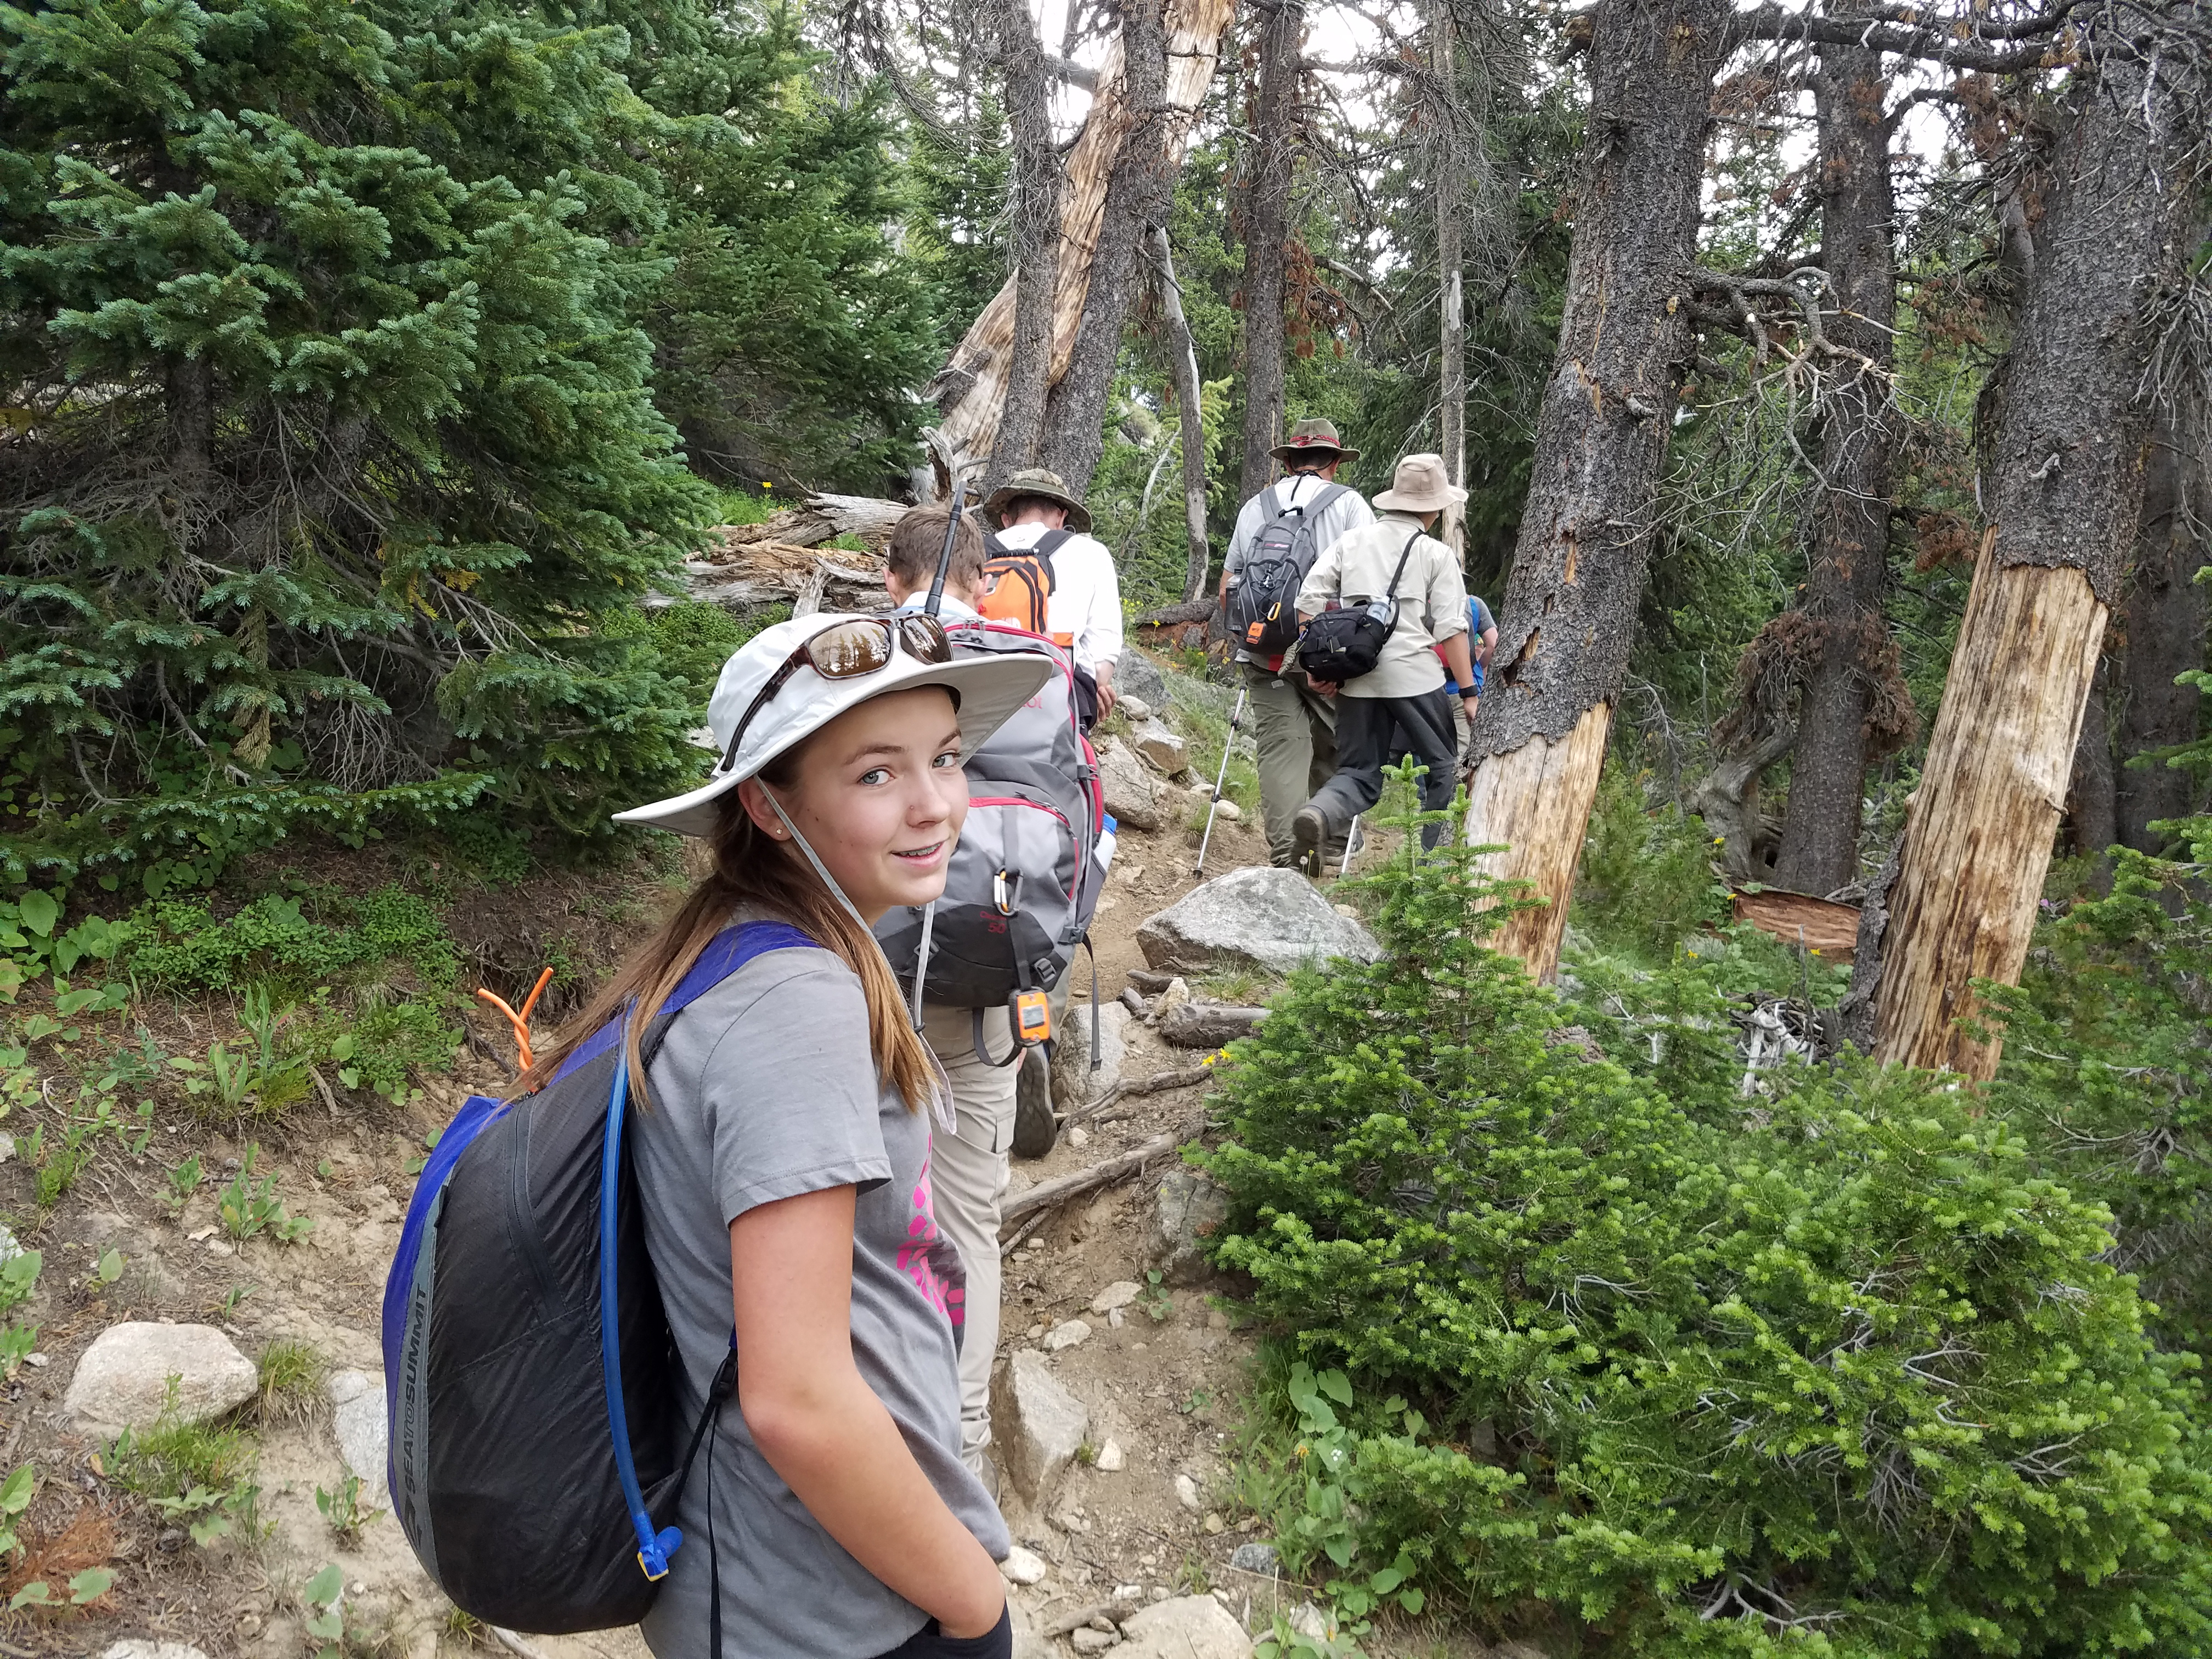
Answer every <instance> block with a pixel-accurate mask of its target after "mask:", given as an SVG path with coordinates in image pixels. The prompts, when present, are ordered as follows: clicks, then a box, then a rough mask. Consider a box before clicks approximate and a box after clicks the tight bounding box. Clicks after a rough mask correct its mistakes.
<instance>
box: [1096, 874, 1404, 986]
mask: <svg viewBox="0 0 2212 1659" xmlns="http://www.w3.org/2000/svg"><path fill="white" fill-rule="evenodd" d="M1137 945H1138V947H1139V949H1140V950H1142V951H1144V953H1145V960H1146V963H1149V964H1150V965H1151V966H1152V967H1153V968H1155V969H1167V970H1169V971H1170V972H1174V973H1179V974H1180V973H1203V972H1205V971H1206V970H1207V969H1214V968H1257V969H1261V971H1263V972H1265V973H1269V974H1287V973H1289V972H1290V971H1291V969H1295V968H1297V967H1299V966H1301V965H1303V964H1304V963H1308V962H1326V961H1328V960H1329V959H1331V958H1333V957H1350V958H1351V959H1352V961H1354V962H1373V961H1375V960H1376V959H1377V958H1378V957H1380V956H1381V955H1382V954H1383V947H1382V946H1381V945H1377V944H1376V942H1375V938H1374V935H1372V934H1371V933H1369V932H1368V931H1367V930H1366V929H1365V928H1364V927H1361V926H1360V925H1359V924H1358V922H1357V921H1353V920H1352V918H1351V917H1349V916H1340V915H1337V913H1336V911H1335V910H1334V908H1331V906H1330V904H1329V902H1328V900H1327V899H1325V898H1323V897H1322V896H1321V893H1320V892H1319V890H1316V888H1315V886H1314V884H1312V883H1311V882H1310V881H1308V880H1307V879H1306V878H1304V876H1302V875H1300V874H1299V873H1298V872H1297V871H1295V870H1273V869H1265V870H1232V871H1231V872H1229V873H1228V874H1227V875H1224V876H1216V877H1215V878H1213V879H1212V881H1209V882H1207V883H1206V884H1204V885H1202V886H1200V887H1196V888H1194V889H1192V890H1191V891H1189V892H1188V893H1186V894H1184V895H1183V896H1182V898H1180V899H1178V900H1176V902H1174V903H1173V904H1171V905H1170V906H1168V908H1166V909H1164V910H1162V911H1159V912H1158V913H1157V914H1156V915H1152V916H1149V917H1147V918H1146V920H1145V921H1144V922H1143V923H1142V924H1141V925H1140V926H1139V927H1138V929H1137Z"/></svg>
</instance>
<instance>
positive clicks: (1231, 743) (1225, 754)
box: [1191, 685, 1250, 876]
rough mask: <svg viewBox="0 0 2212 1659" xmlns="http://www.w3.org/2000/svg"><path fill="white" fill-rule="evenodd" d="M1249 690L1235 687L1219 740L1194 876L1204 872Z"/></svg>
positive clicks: (1241, 686) (1243, 687) (1244, 687)
mask: <svg viewBox="0 0 2212 1659" xmlns="http://www.w3.org/2000/svg"><path fill="white" fill-rule="evenodd" d="M1248 690H1250V688H1249V686H1243V685H1240V686H1238V687H1237V707H1236V708H1232V709H1231V710H1230V711H1229V735H1228V736H1227V737H1225V738H1222V740H1221V769H1220V771H1218V772H1217V773H1216V774H1215V775H1214V778H1213V799H1212V800H1210V801H1208V802H1206V833H1205V835H1203V836H1200V837H1199V842H1198V867H1197V868H1196V869H1194V870H1193V871H1192V872H1191V874H1192V875H1194V876H1202V875H1204V874H1205V873H1206V848H1207V846H1208V845H1210V844H1211V843H1212V840H1213V814H1214V812H1215V811H1217V810H1218V808H1219V807H1220V805H1221V786H1222V784H1223V782H1224V781H1225V780H1226V779H1227V778H1228V776H1229V751H1230V750H1231V749H1233V748H1235V747H1236V746H1237V725H1238V723H1239V722H1240V721H1241V720H1243V718H1244V694H1245V693H1246V692H1247V691H1248Z"/></svg>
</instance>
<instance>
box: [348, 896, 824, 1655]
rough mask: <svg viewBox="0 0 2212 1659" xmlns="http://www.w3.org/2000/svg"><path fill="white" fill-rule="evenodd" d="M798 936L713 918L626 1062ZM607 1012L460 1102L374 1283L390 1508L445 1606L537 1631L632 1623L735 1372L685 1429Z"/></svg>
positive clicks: (623, 1072)
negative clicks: (510, 1096) (579, 1042)
mask: <svg viewBox="0 0 2212 1659" xmlns="http://www.w3.org/2000/svg"><path fill="white" fill-rule="evenodd" d="M800 947H810V948H811V947H814V941H813V940H812V939H809V938H808V937H807V936H806V935H805V934H804V933H800V932H799V930H798V929H797V928H795V927H787V926H786V925H784V924H783V923H781V922H766V921H756V922H746V923H744V924H742V925H741V926H739V927H731V928H727V929H725V930H724V931H723V932H722V933H720V934H719V935H718V936H717V937H716V938H715V939H714V940H713V941H712V942H711V943H710V944H709V945H708V946H707V948H706V949H705V950H704V951H701V952H700V955H699V960H698V961H697V962H696V963H694V964H693V965H692V969H691V971H690V973H689V974H687V975H684V979H683V981H682V982H681V983H680V984H678V986H677V987H676V989H675V991H674V992H673V993H672V994H671V995H670V997H669V999H668V1000H667V1001H666V1003H665V1004H664V1005H662V1008H661V1012H660V1014H659V1017H658V1018H655V1019H654V1020H653V1024H651V1025H650V1026H648V1027H647V1029H646V1030H645V1032H644V1034H643V1035H642V1036H641V1038H640V1039H639V1042H638V1051H639V1054H640V1056H641V1059H643V1060H644V1061H645V1062H646V1063H647V1065H650V1064H652V1061H653V1055H654V1054H657V1053H658V1052H659V1048H660V1045H661V1042H662V1041H663V1039H664V1038H665V1037H666V1036H667V1035H668V1027H669V1024H670V1022H671V1021H672V1020H673V1019H674V1018H676V1016H677V1015H678V1013H679V1012H681V1011H682V1010H683V1009H684V1006H686V1005H688V1004H690V1003H691V1002H693V1001H696V1000H697V999H698V998H699V997H701V996H702V995H704V994H706V993H707V992H708V991H709V990H711V989H713V988H714V987H715V986H716V985H719V984H720V983H721V981H724V980H726V979H727V978H728V977H729V976H730V975H732V974H734V973H736V972H737V971H738V969H740V968H742V967H744V965H745V963H748V962H750V961H751V960H752V959H753V958H754V957H757V956H761V955H763V954H765V953H766V952H768V951H785V950H793V949H798V948H800ZM622 1032H623V1021H621V1020H618V1019H617V1020H613V1021H610V1022H609V1023H608V1024H606V1025H605V1026H604V1027H603V1028H601V1029H600V1030H599V1031H597V1032H596V1033H594V1034H593V1035H592V1037H591V1038H590V1039H589V1040H588V1041H586V1042H585V1043H584V1044H583V1046H582V1047H580V1048H578V1049H577V1050H576V1051H575V1053H574V1054H571V1055H570V1056H569V1057H568V1060H567V1061H566V1062H565V1063H564V1064H563V1065H562V1067H561V1069H560V1070H559V1071H558V1072H556V1073H554V1075H553V1077H552V1078H551V1079H550V1081H548V1082H546V1083H545V1084H544V1085H541V1086H540V1087H538V1088H536V1089H533V1090H532V1091H530V1092H529V1093H528V1094H526V1095H524V1096H522V1097H520V1099H517V1100H511V1101H500V1100H493V1099H491V1098H489V1097H487V1096H483V1095H475V1096H471V1097H470V1099H469V1100H468V1101H467V1102H466V1103H465V1104H464V1105H463V1106H462V1108H461V1109H460V1111H459V1113H457V1114H456V1115H454V1118H453V1121H452V1122H451V1123H449V1124H447V1126H446V1129H445V1132H444V1133H442V1134H441V1136H440V1137H439V1139H438V1145H437V1146H436V1148H435V1150H434V1152H432V1155H431V1157H430V1159H429V1161H428V1163H427V1164H425V1165H424V1166H423V1169H422V1176H421V1178H420V1179H419V1180H418V1181H417V1182H416V1185H415V1194H414V1196H413V1197H412V1198H411V1199H410V1200H408V1205H407V1219H406V1222H405V1225H404V1226H403V1227H402V1229H401V1231H400V1235H399V1251H398V1255H397V1256H396V1257H395V1258H394V1260H393V1261H392V1274H391V1277H390V1278H389V1279H387V1280H386V1283H385V1287H384V1333H383V1335H384V1378H385V1384H386V1400H387V1401H388V1410H389V1411H390V1413H391V1431H392V1454H391V1464H390V1468H389V1474H390V1480H391V1486H392V1512H393V1514H395V1515H396V1516H398V1520H399V1524H400V1526H401V1527H402V1528H404V1530H405V1532H406V1534H407V1541H408V1542H409V1543H410V1544H411V1545H412V1546H414V1549H415V1554H416V1559H419V1560H420V1561H421V1562H422V1570H423V1571H425V1572H427V1573H428V1574H429V1575H430V1577H431V1578H432V1579H433V1580H435V1582H436V1583H437V1586H438V1588H439V1589H441V1590H443V1591H444V1592H445V1593H446V1594H447V1596H449V1597H450V1598H452V1600H453V1604H454V1606H456V1607H459V1608H460V1609H461V1610H462V1611H463V1612H465V1613H471V1614H473V1615H474V1616H475V1617H477V1618H478V1619H480V1620H483V1622H484V1623H486V1624H488V1625H499V1626H505V1627H506V1628H507V1629H509V1630H519V1631H526V1632H532V1633H536V1634H541V1635H548V1636H557V1635H562V1634H566V1633H568V1632H573V1631H585V1630H606V1629H611V1628H612V1627H614V1626H618V1625H630V1624H635V1623H636V1622H637V1620H639V1619H641V1618H642V1617H643V1616H644V1614H645V1612H646V1610H647V1608H648V1607H651V1606H652V1605H653V1597H654V1596H655V1595H657V1594H658V1593H659V1581H660V1579H661V1578H662V1577H665V1576H666V1574H667V1571H668V1559H669V1558H670V1557H671V1556H672V1555H674V1554H675V1553H676V1552H677V1550H678V1547H680V1546H681V1545H682V1544H683V1542H684V1535H683V1534H682V1533H681V1532H680V1531H679V1530H678V1528H675V1527H674V1526H672V1525H671V1524H670V1522H671V1521H672V1520H673V1518H674V1516H675V1512H676V1504H677V1499H678V1498H679V1497H680V1496H681V1495H682V1493H683V1491H684V1478H685V1477H686V1476H687V1475H688V1474H690V1469H691V1462H692V1459H693V1458H695V1457H696V1456H697V1455H698V1452H699V1447H700V1443H701V1442H702V1440H703V1439H704V1438H705V1436H706V1432H707V1428H708V1425H709V1424H710V1423H711V1422H712V1421H713V1420H714V1413H716V1411H718V1410H719V1409H720V1407H721V1405H722V1403H723V1402H724V1401H726V1400H727V1399H728V1398H729V1397H730V1395H731V1394H732V1392H734V1390H735V1388H736V1384H737V1357H738V1356H737V1349H736V1346H735V1344H734V1341H733V1342H732V1347H731V1350H730V1352H729V1355H728V1357H727V1358H726V1359H724V1361H723V1362H722V1365H721V1368H720V1370H718V1371H717V1372H716V1373H715V1376H714V1383H713V1384H712V1386H710V1387H709V1388H708V1391H707V1402H706V1407H705V1409H704V1410H703V1411H702V1413H701V1414H700V1418H699V1420H698V1421H697V1422H696V1424H694V1425H691V1428H690V1434H689V1436H688V1437H685V1435H684V1424H683V1423H682V1422H681V1421H680V1420H679V1418H678V1403H677V1402H678V1365H679V1364H680V1361H679V1359H678V1356H677V1354H676V1352H675V1343H674V1340H673V1338H672V1337H671V1334H670V1332H669V1328H668V1316H667V1315H666V1313H665V1311H664V1310H663V1309H662V1306H661V1301H660V1289H659V1284H658V1283H657V1282H656V1280H655V1279H654V1278H653V1263H652V1261H651V1259H650V1258H649V1257H648V1256H647V1253H646V1248H645V1218H644V1213H643V1208H642V1206H641V1203H640V1201H639V1198H638V1192H637V1181H636V1176H635V1170H634V1168H633V1164H632V1162H631V1158H630V1154H629V1150H628V1148H627V1147H626V1146H624V1144H623V1118H624V1117H625V1115H627V1107H628V1103H629V1067H628V1065H627V1063H626V1061H625V1060H624V1057H623V1045H622V1042H621V1037H622ZM708 1547H709V1549H710V1551H711V1548H712V1545H711V1541H710V1543H709V1546H708ZM711 1565H712V1564H711V1563H710V1567H711ZM719 1577H720V1575H719V1573H715V1574H714V1575H713V1577H712V1578H711V1579H710V1583H712V1582H713V1581H714V1580H718V1579H719ZM719 1602H720V1597H719V1595H717V1596H716V1603H717V1605H716V1607H715V1613H716V1615H717V1619H718V1620H719V1614H720V1606H719Z"/></svg>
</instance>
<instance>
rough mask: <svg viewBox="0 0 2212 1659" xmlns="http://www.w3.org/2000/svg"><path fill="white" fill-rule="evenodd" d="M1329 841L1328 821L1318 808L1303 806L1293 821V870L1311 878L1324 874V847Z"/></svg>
mask: <svg viewBox="0 0 2212 1659" xmlns="http://www.w3.org/2000/svg"><path fill="white" fill-rule="evenodd" d="M1327 841H1328V819H1327V818H1325V817H1322V811H1321V808H1320V807H1318V806H1301V807H1300V808H1298V810H1297V816H1296V817H1293V818H1292V819H1291V869H1293V870H1297V871H1301V872H1304V874H1306V875H1309V876H1315V877H1318V876H1319V875H1320V874H1321V872H1322V845H1323V844H1324V843H1325V842H1327Z"/></svg>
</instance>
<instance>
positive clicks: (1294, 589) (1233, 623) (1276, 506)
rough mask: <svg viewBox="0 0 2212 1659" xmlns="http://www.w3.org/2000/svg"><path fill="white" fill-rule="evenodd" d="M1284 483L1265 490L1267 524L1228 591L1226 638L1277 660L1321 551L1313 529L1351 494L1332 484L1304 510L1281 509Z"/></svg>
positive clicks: (1293, 632)
mask: <svg viewBox="0 0 2212 1659" xmlns="http://www.w3.org/2000/svg"><path fill="white" fill-rule="evenodd" d="M1281 489H1282V485H1281V484H1279V483H1276V484H1270V485H1269V486H1268V487H1267V508H1268V511H1267V522H1266V523H1265V524H1262V525H1261V526H1260V533H1259V534H1258V535H1256V536H1255V537H1254V538H1252V550H1251V551H1250V552H1249V553H1247V554H1246V555H1245V556H1244V574H1243V576H1242V577H1240V578H1239V579H1238V580H1237V585H1236V586H1234V587H1232V588H1231V589H1230V590H1229V637H1230V638H1231V639H1232V640H1235V641H1237V645H1238V646H1239V647H1241V648H1243V650H1246V651H1249V652H1251V653H1253V654H1254V655H1255V656H1263V657H1279V656H1281V655H1282V654H1283V653H1285V651H1288V650H1289V649H1290V648H1291V644H1292V643H1293V642H1294V641H1296V640H1297V637H1298V589H1299V588H1300V587H1301V586H1304V582H1305V579H1306V573H1307V572H1308V571H1310V570H1311V569H1312V568H1313V567H1314V560H1315V559H1316V558H1317V557H1319V556H1320V554H1321V549H1320V548H1319V547H1318V546H1317V545H1316V544H1315V542H1314V525H1315V523H1316V521H1317V520H1319V519H1320V517H1321V515H1322V513H1323V512H1324V511H1325V510H1326V509H1327V508H1328V504H1329V503H1330V502H1331V501H1334V500H1335V499H1336V498H1337V497H1338V496H1339V495H1346V494H1348V493H1349V486H1347V485H1345V484H1340V483H1333V484H1330V485H1328V487H1327V488H1326V489H1323V490H1322V492H1321V494H1320V495H1316V496H1315V497H1314V498H1313V500H1311V501H1308V502H1306V503H1305V504H1304V505H1303V506H1288V507H1286V506H1285V505H1284V504H1283V498H1282V495H1280V493H1279V492H1280V490H1281Z"/></svg>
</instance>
